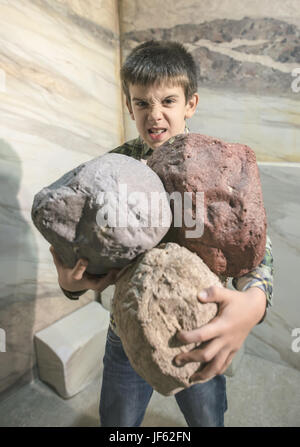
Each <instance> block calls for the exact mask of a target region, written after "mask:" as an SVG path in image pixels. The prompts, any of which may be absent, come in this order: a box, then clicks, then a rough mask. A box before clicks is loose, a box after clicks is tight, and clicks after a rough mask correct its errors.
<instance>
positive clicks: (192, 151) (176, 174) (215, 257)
mask: <svg viewBox="0 0 300 447" xmlns="http://www.w3.org/2000/svg"><path fill="white" fill-rule="evenodd" d="M148 166H150V167H151V168H152V169H153V170H154V171H155V172H156V173H157V174H158V176H159V177H160V179H161V180H162V182H163V184H164V186H165V189H166V191H167V192H168V193H173V192H174V191H179V192H180V193H181V194H182V195H183V193H184V192H193V193H195V192H202V191H203V192H204V208H203V212H202V213H200V218H199V219H200V220H202V222H203V220H204V228H203V234H202V236H200V237H188V233H186V231H190V230H192V229H193V228H192V227H188V226H186V225H185V221H184V218H183V219H182V220H183V224H182V227H181V228H179V227H177V228H175V225H174V224H173V227H174V228H172V229H171V230H170V231H169V234H168V235H167V237H166V238H165V239H164V240H163V242H165V241H173V242H177V243H179V244H180V245H183V246H185V247H187V248H189V249H190V250H191V251H193V252H196V253H197V254H198V255H199V256H200V257H201V258H202V259H203V260H204V262H205V263H206V264H207V265H208V267H209V268H210V269H211V270H212V271H213V272H215V273H216V274H217V275H224V276H229V277H237V276H241V275H244V274H246V273H247V272H249V271H250V270H252V269H253V268H255V267H256V266H257V265H258V264H259V263H260V262H261V260H262V259H263V256H264V252H265V244H266V226H267V222H266V213H265V209H264V205H263V197H262V190H261V183H260V177H259V171H258V167H257V164H256V157H255V154H254V152H253V151H252V149H250V148H249V147H248V146H245V145H241V144H229V143H224V142H223V141H221V140H218V139H216V138H212V137H208V136H205V135H200V134H192V133H191V134H187V135H183V134H182V135H178V136H177V137H175V138H173V139H171V140H169V141H168V142H167V143H165V144H164V145H162V146H160V147H159V148H158V149H156V150H155V151H154V153H153V155H152V156H151V158H150V159H149V160H148ZM195 203H196V195H195V194H193V205H192V213H193V218H195V216H196V214H195V208H196V207H195ZM171 204H172V202H171ZM199 226H200V225H199Z"/></svg>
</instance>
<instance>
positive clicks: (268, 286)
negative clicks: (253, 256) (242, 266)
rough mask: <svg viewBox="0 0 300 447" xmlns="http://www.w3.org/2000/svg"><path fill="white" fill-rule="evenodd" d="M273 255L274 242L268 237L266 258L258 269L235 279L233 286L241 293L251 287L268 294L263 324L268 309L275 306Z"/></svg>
mask: <svg viewBox="0 0 300 447" xmlns="http://www.w3.org/2000/svg"><path fill="white" fill-rule="evenodd" d="M273 273H274V270H273V253H272V242H271V239H270V238H269V236H268V235H267V240H266V251H265V256H264V258H263V260H262V261H261V263H260V264H259V266H258V267H256V268H255V269H254V270H252V271H251V272H249V273H247V274H246V275H244V276H241V277H240V278H233V280H232V285H233V286H234V287H235V288H236V289H237V290H240V291H242V292H243V291H245V290H247V289H249V288H250V287H258V288H259V289H261V290H262V291H263V292H265V294H266V299H267V303H266V304H267V305H266V311H265V314H264V316H263V318H262V320H261V321H260V322H259V323H261V322H262V321H263V320H264V318H265V316H266V313H267V308H268V307H269V306H272V304H273Z"/></svg>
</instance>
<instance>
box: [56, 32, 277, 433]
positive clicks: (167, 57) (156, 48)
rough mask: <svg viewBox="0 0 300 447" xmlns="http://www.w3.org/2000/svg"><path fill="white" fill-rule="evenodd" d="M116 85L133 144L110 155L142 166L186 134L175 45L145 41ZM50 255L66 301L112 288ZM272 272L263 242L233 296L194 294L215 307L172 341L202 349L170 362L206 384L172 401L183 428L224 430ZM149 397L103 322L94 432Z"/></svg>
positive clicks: (186, 88) (191, 104) (191, 96)
mask: <svg viewBox="0 0 300 447" xmlns="http://www.w3.org/2000/svg"><path fill="white" fill-rule="evenodd" d="M121 78H122V83H123V90H124V93H125V96H126V105H127V108H128V110H129V113H130V115H131V118H132V119H133V120H135V123H136V127H137V130H138V133H139V137H138V138H137V139H135V140H132V141H129V142H127V143H125V144H124V145H123V146H120V147H118V148H117V149H114V150H113V151H111V152H115V153H121V154H125V155H128V156H131V157H134V158H136V159H138V160H142V159H144V160H145V159H147V158H148V157H149V156H150V155H151V153H152V152H153V150H155V149H156V148H157V147H159V146H160V145H161V144H163V143H164V142H166V141H167V140H168V139H170V138H171V137H173V136H175V135H177V134H180V133H183V132H188V129H187V127H186V119H188V118H190V117H191V116H192V115H193V114H194V112H195V110H196V107H197V104H198V99H199V98H198V94H197V76H196V66H195V62H194V60H193V58H192V56H191V55H190V54H189V53H188V52H187V51H186V50H185V48H184V47H183V46H182V45H181V44H179V43H176V42H166V41H150V42H146V43H144V44H142V45H139V46H138V47H136V48H135V49H134V50H133V51H132V52H131V54H130V55H129V56H128V57H127V59H126V61H125V63H124V65H123V67H122V70H121ZM50 251H51V252H52V254H53V258H54V262H55V265H56V267H57V271H58V281H59V284H60V286H61V288H62V290H63V291H64V293H65V294H66V296H68V297H69V298H73V299H74V298H75V299H76V298H78V297H79V296H80V295H81V294H82V293H84V292H85V291H86V290H87V289H93V290H95V291H98V292H101V291H102V290H104V289H105V288H106V287H107V286H108V285H109V284H113V283H114V281H115V278H116V275H117V271H116V270H112V271H111V272H109V274H108V275H106V276H105V277H104V278H101V279H99V278H95V277H92V276H91V275H88V274H87V273H85V269H86V267H87V264H88V263H87V261H86V260H84V259H81V260H79V261H78V262H77V264H76V266H75V267H74V269H67V268H65V267H64V266H63V265H62V263H61V261H60V260H59V258H58V256H57V255H56V253H55V252H54V250H53V248H52V247H51V248H50ZM272 265H273V261H272V251H271V242H270V240H269V238H267V245H266V254H265V257H264V260H263V261H262V263H261V264H260V265H259V266H258V267H257V268H256V269H255V270H253V271H252V272H250V273H249V274H247V275H245V276H243V277H241V278H238V279H234V280H233V284H234V286H235V288H236V289H237V290H236V291H235V290H229V289H226V288H225V289H223V288H222V289H221V288H218V287H211V288H209V289H207V290H206V291H204V293H202V297H201V298H199V299H201V301H202V302H216V303H218V305H219V311H218V315H217V316H216V318H214V319H213V320H212V321H211V322H210V323H208V324H207V325H205V326H203V327H201V328H200V329H196V330H193V331H188V332H187V331H182V332H180V333H179V334H178V338H179V339H180V340H181V341H182V342H183V343H191V342H206V343H204V347H203V345H202V346H200V347H199V348H198V349H195V350H193V351H191V352H188V353H184V354H180V355H178V356H177V358H176V359H175V361H176V363H177V364H178V365H182V364H184V363H186V362H198V361H199V362H200V361H201V362H204V363H207V365H206V367H205V368H204V369H203V370H202V371H201V372H200V373H196V374H195V376H194V378H202V379H210V380H209V381H207V382H205V383H200V384H195V385H193V386H191V387H190V388H188V389H185V390H183V391H181V392H179V393H177V394H176V395H175V399H176V401H177V403H178V405H179V407H180V409H181V411H182V413H183V415H184V417H185V419H186V422H187V424H188V425H189V426H197V427H203V426H223V425H224V412H225V411H226V409H227V399H226V383H225V377H224V375H223V373H224V371H225V370H226V368H227V367H228V365H229V364H230V363H231V361H232V358H233V356H234V354H235V353H236V352H237V351H238V350H239V349H240V348H241V346H242V344H243V342H244V340H245V339H246V337H247V335H248V334H249V332H250V331H251V329H252V328H253V327H254V326H255V325H256V324H258V323H259V322H261V321H262V320H263V319H264V316H265V312H266V307H267V306H268V305H270V304H271V302H272V283H273V277H272V274H273V267H272ZM152 392H153V390H152V388H151V386H150V385H149V384H148V383H146V382H145V381H144V380H143V379H142V378H141V377H139V376H138V375H137V374H136V373H135V371H134V370H133V369H132V367H131V365H130V363H129V361H128V359H127V357H126V354H125V352H124V350H123V347H122V343H121V340H120V338H119V337H118V335H117V334H116V328H115V326H114V321H113V317H111V323H110V328H109V330H108V336H107V342H106V352H105V356H104V370H103V383H102V391H101V398H100V418H101V424H102V426H106V427H114V426H115V427H121V426H123V427H126V426H127V427H128V426H133V427H137V426H139V425H140V424H141V422H142V420H143V417H144V414H145V411H146V408H147V405H148V402H149V400H150V397H151V395H152Z"/></svg>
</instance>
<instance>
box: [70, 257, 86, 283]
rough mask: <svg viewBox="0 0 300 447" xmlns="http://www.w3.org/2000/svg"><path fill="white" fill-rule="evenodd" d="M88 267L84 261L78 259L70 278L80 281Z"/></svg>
mask: <svg viewBox="0 0 300 447" xmlns="http://www.w3.org/2000/svg"><path fill="white" fill-rule="evenodd" d="M87 266H88V261H85V260H84V259H79V260H78V261H77V263H76V265H75V267H74V269H73V271H72V278H73V279H75V280H77V281H79V280H81V279H82V276H83V274H84V272H85V270H86V268H87Z"/></svg>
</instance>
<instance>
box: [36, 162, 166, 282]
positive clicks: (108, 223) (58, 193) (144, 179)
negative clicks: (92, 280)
mask: <svg viewBox="0 0 300 447" xmlns="http://www.w3.org/2000/svg"><path fill="white" fill-rule="evenodd" d="M158 198H159V199H160V200H158ZM159 205H161V207H160V206H159ZM31 216H32V220H33V222H34V224H35V226H36V227H37V228H38V230H39V231H40V232H41V233H42V235H43V236H44V237H45V239H46V240H47V241H48V242H49V243H50V244H52V245H53V246H54V249H55V250H56V251H57V253H58V254H59V255H60V257H61V259H62V261H63V262H64V264H65V265H66V266H68V267H69V268H73V267H74V265H75V264H76V261H77V260H78V259H79V258H80V257H84V258H86V259H88V260H89V265H88V268H87V272H88V273H91V274H105V273H107V272H108V271H109V270H110V269H111V268H122V267H124V266H126V265H127V264H128V263H129V262H130V261H131V260H133V259H134V258H135V257H136V256H137V255H139V254H140V253H143V252H144V251H145V250H149V249H150V248H152V247H155V246H156V245H157V244H158V243H159V242H160V240H161V239H162V238H163V236H164V235H165V234H166V232H167V231H168V229H169V227H170V224H171V219H172V216H171V211H170V207H169V203H168V200H167V196H166V193H165V190H164V187H163V184H162V182H161V180H160V179H159V177H158V176H157V175H156V174H155V172H153V171H152V170H151V169H150V168H149V167H148V166H147V165H145V164H143V163H141V162H140V161H137V160H135V159H133V158H131V157H127V156H125V155H121V154H106V155H103V156H101V157H97V158H95V159H93V160H91V161H88V162H86V163H83V164H81V165H80V166H78V167H77V168H75V169H73V170H72V171H70V172H68V173H66V174H65V175H63V176H62V177H61V178H60V179H58V180H57V181H56V182H54V183H52V184H51V185H49V186H48V187H45V188H43V189H42V190H41V191H40V192H39V193H38V194H36V195H35V197H34V202H33V206H32V211H31Z"/></svg>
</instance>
